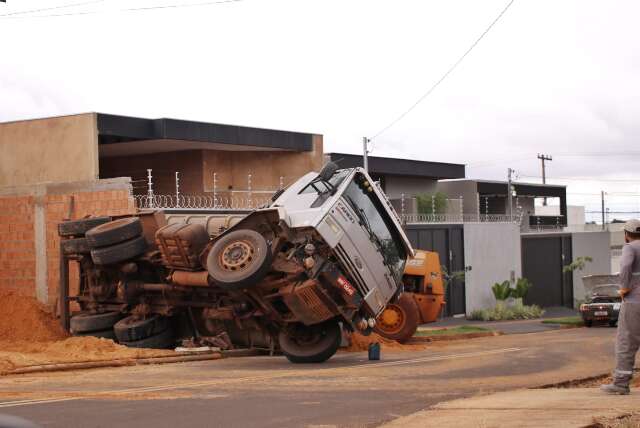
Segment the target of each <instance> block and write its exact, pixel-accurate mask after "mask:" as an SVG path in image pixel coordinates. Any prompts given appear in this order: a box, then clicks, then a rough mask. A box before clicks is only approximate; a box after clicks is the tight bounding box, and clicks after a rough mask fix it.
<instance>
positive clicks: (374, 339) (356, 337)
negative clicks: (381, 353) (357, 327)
mask: <svg viewBox="0 0 640 428" xmlns="http://www.w3.org/2000/svg"><path fill="white" fill-rule="evenodd" d="M350 339H351V344H350V345H349V346H348V347H347V348H343V350H344V351H346V352H361V351H367V350H368V349H369V345H370V344H371V343H379V344H380V346H381V348H382V349H383V350H389V351H422V350H424V349H425V348H426V346H425V345H422V344H402V343H398V342H396V341H395V340H391V339H386V338H384V337H382V336H380V335H378V334H376V333H371V334H370V335H369V336H363V335H361V334H360V333H352V334H351V335H350Z"/></svg>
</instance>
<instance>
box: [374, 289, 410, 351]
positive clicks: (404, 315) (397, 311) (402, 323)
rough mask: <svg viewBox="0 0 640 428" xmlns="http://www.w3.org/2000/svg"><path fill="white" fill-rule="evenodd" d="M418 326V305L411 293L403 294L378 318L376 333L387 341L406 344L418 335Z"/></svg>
mask: <svg viewBox="0 0 640 428" xmlns="http://www.w3.org/2000/svg"><path fill="white" fill-rule="evenodd" d="M418 324H420V312H419V309H418V305H417V304H416V301H415V300H413V296H412V295H411V294H410V293H403V294H401V295H400V297H399V298H398V300H397V301H396V302H394V303H389V304H388V305H387V307H386V308H385V310H384V311H383V312H382V313H381V314H380V316H378V320H377V322H376V326H375V327H374V331H375V332H376V333H378V334H379V335H380V336H382V337H385V338H387V339H391V340H395V341H397V342H400V343H405V342H407V341H408V340H409V339H411V338H412V337H413V335H414V334H415V333H416V330H417V329H418Z"/></svg>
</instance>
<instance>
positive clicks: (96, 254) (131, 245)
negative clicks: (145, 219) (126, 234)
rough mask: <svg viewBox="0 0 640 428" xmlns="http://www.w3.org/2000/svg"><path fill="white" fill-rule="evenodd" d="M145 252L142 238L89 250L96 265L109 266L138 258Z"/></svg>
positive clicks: (145, 242) (145, 245) (144, 241)
mask: <svg viewBox="0 0 640 428" xmlns="http://www.w3.org/2000/svg"><path fill="white" fill-rule="evenodd" d="M146 250H147V241H146V240H145V239H144V237H143V236H138V237H137V238H133V239H130V240H128V241H125V242H120V243H119V244H114V245H110V246H108V247H104V248H94V249H93V250H91V259H92V260H93V262H94V263H95V264H97V265H111V264H114V263H119V262H123V261H125V260H129V259H133V258H135V257H138V256H139V255H140V254H142V253H144V252H145V251H146Z"/></svg>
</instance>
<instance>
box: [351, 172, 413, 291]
mask: <svg viewBox="0 0 640 428" xmlns="http://www.w3.org/2000/svg"><path fill="white" fill-rule="evenodd" d="M362 181H364V176H362V175H361V174H358V175H356V177H355V178H354V180H352V181H351V183H349V184H348V185H347V187H346V189H345V191H344V193H343V194H342V195H343V196H344V199H346V200H347V202H348V203H349V205H351V208H353V210H354V211H355V212H356V214H357V215H358V218H359V219H360V224H361V225H362V227H364V228H365V229H366V230H367V231H368V232H369V234H370V235H371V238H372V241H373V242H374V243H375V244H376V246H377V247H378V248H379V250H380V252H381V253H382V256H383V258H384V261H385V264H386V265H387V266H388V267H389V268H390V269H391V271H392V272H393V274H394V276H395V279H396V280H397V281H400V279H401V278H402V274H403V271H404V263H405V260H406V251H405V250H404V247H403V246H402V241H401V239H400V237H399V236H398V232H397V231H396V229H395V226H394V224H393V222H392V221H391V219H390V218H389V216H388V215H387V213H386V211H385V210H384V207H383V206H382V202H381V201H380V200H379V199H378V197H377V195H376V194H375V193H374V192H369V191H367V190H366V189H365V187H364V186H363V185H362Z"/></svg>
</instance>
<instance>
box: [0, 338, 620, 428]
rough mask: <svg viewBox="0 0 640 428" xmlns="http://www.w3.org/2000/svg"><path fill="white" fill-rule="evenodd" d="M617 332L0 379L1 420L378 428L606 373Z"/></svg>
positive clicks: (92, 424) (103, 424)
mask: <svg viewBox="0 0 640 428" xmlns="http://www.w3.org/2000/svg"><path fill="white" fill-rule="evenodd" d="M614 334H615V329H609V328H593V329H586V328H581V329H570V330H559V331H549V332H543V333H532V334H521V335H509V336H500V337H490V338H480V339H472V340H465V341H456V342H448V343H435V344H430V345H429V346H428V347H427V348H426V349H425V350H422V351H410V352H409V351H402V352H393V353H392V352H386V351H383V354H382V360H381V361H377V362H370V361H367V359H366V353H340V354H338V355H337V356H335V357H333V358H332V359H331V360H330V361H328V362H327V363H324V364H321V365H293V364H290V363H288V362H287V361H286V360H285V359H284V358H281V357H247V358H234V359H227V360H217V361H206V362H195V363H183V364H168V365H162V366H141V367H123V368H113V369H97V370H88V371H77V372H66V373H51V374H46V375H29V376H13V377H6V378H1V379H0V414H2V413H4V414H9V415H16V416H21V417H25V418H28V419H30V420H32V421H34V422H36V423H39V424H41V425H43V426H51V427H112V426H118V427H141V426H153V427H175V426H182V427H186V426H189V427H191V426H194V427H303V426H316V427H317V426H323V427H324V426H348V427H363V426H377V425H379V424H382V423H384V422H387V421H390V420H392V419H394V418H397V417H399V416H402V415H407V414H410V413H413V412H416V411H418V410H421V409H424V408H427V407H429V406H431V405H433V404H436V403H438V402H442V401H448V400H452V399H456V398H462V397H466V396H471V395H474V394H478V393H489V392H494V391H502V390H509V389H514V388H522V387H534V386H541V385H545V384H550V383H556V382H561V381H566V380H571V379H578V378H584V377H589V376H593V375H596V374H601V373H605V372H607V371H609V370H610V369H611V365H612V362H613V337H614Z"/></svg>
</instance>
